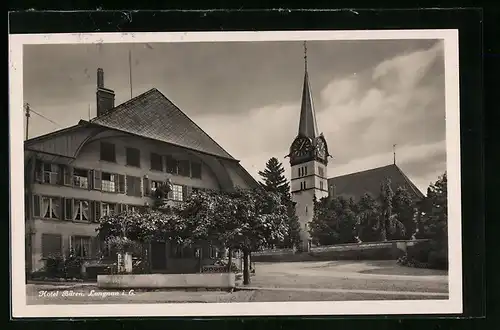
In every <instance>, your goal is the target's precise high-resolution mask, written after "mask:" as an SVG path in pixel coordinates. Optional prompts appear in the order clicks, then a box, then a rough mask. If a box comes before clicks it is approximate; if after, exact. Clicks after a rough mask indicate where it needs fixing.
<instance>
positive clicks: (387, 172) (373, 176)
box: [328, 164, 424, 201]
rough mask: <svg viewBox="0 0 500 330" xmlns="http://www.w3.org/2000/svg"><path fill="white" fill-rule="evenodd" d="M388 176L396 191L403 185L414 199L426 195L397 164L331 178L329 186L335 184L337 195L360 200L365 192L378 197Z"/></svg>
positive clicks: (419, 198)
mask: <svg viewBox="0 0 500 330" xmlns="http://www.w3.org/2000/svg"><path fill="white" fill-rule="evenodd" d="M386 178H389V179H390V180H391V188H392V190H393V191H394V192H396V190H397V189H398V188H399V187H403V188H405V189H406V190H407V191H408V192H409V193H410V194H411V195H412V197H413V199H414V200H421V199H422V198H423V197H424V195H423V194H422V192H421V191H420V190H419V189H418V188H417V187H416V186H415V185H414V184H413V182H411V181H410V179H409V178H408V177H407V176H406V175H405V174H404V173H403V171H401V169H400V168H399V167H398V166H397V165H395V164H391V165H387V166H383V167H378V168H373V169H370V170H366V171H362V172H356V173H351V174H347V175H342V176H338V177H334V178H330V179H328V186H331V185H335V188H334V189H335V195H336V196H344V197H347V198H349V197H352V198H354V200H356V201H358V200H359V199H360V198H361V197H362V196H363V195H364V194H365V193H369V194H371V195H372V197H374V198H377V197H378V196H379V194H380V184H381V183H382V182H383V181H384V180H385V179H386Z"/></svg>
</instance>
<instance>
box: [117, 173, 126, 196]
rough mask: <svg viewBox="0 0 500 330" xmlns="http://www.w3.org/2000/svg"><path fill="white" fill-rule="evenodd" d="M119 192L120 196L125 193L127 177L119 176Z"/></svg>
mask: <svg viewBox="0 0 500 330" xmlns="http://www.w3.org/2000/svg"><path fill="white" fill-rule="evenodd" d="M117 177H118V192H119V193H120V194H124V193H125V175H122V174H118V176H117Z"/></svg>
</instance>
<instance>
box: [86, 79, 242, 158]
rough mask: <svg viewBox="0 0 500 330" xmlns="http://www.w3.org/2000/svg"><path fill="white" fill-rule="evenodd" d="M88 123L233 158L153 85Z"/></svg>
mask: <svg viewBox="0 0 500 330" xmlns="http://www.w3.org/2000/svg"><path fill="white" fill-rule="evenodd" d="M90 122H91V123H93V124H96V125H100V126H104V127H108V128H111V129H116V130H120V131H123V132H127V133H131V134H134V135H138V136H142V137H145V138H149V139H154V140H158V141H162V142H166V143H170V144H173V145H177V146H180V147H185V148H189V149H192V150H196V151H200V152H203V153H207V154H211V155H213V156H218V157H222V158H226V159H231V160H235V159H234V158H233V157H232V156H231V155H230V154H229V153H228V152H226V151H225V150H224V149H223V148H222V147H221V146H220V145H219V144H218V143H217V142H215V141H214V140H213V139H212V138H211V137H210V136H209V135H208V134H207V133H205V132H204V131H203V130H202V129H201V128H200V127H199V126H198V125H196V123H195V122H193V121H192V120H191V119H190V118H189V117H188V116H187V115H186V114H184V112H182V111H181V110H180V109H179V108H178V107H177V106H176V105H175V104H173V103H172V102H171V101H170V100H169V99H168V98H166V97H165V95H163V94H162V93H161V92H160V91H158V90H157V89H156V88H153V89H150V90H149V91H147V92H145V93H143V94H141V95H139V96H136V97H135V98H133V99H131V100H129V101H127V102H125V103H122V104H120V105H119V106H117V107H115V108H113V109H111V110H109V111H108V112H107V113H105V114H103V115H101V116H99V117H96V118H94V119H92V120H91V121H90Z"/></svg>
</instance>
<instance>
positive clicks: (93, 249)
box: [90, 236, 100, 258]
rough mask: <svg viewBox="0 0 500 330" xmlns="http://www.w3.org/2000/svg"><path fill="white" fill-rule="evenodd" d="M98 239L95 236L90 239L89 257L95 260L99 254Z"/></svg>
mask: <svg viewBox="0 0 500 330" xmlns="http://www.w3.org/2000/svg"><path fill="white" fill-rule="evenodd" d="M99 245H100V244H99V238H98V237H97V236H93V237H91V238H90V257H91V258H97V256H98V254H99Z"/></svg>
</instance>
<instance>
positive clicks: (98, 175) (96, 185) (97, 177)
mask: <svg viewBox="0 0 500 330" xmlns="http://www.w3.org/2000/svg"><path fill="white" fill-rule="evenodd" d="M92 172H93V173H94V180H93V182H94V184H93V188H94V189H95V190H101V188H102V180H101V171H97V170H93V171H92Z"/></svg>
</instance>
